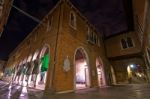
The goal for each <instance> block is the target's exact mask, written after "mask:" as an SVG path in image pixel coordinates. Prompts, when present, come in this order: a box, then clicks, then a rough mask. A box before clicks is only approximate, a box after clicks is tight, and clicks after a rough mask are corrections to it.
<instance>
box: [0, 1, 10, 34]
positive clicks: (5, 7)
mask: <svg viewBox="0 0 150 99" xmlns="http://www.w3.org/2000/svg"><path fill="white" fill-rule="evenodd" d="M12 2H13V0H1V1H0V36H1V35H2V32H3V29H4V28H5V25H6V23H7V19H8V16H9V12H10V9H11V4H12Z"/></svg>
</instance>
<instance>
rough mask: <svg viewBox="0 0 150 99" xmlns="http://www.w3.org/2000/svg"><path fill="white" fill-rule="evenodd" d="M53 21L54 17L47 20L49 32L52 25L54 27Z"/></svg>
mask: <svg viewBox="0 0 150 99" xmlns="http://www.w3.org/2000/svg"><path fill="white" fill-rule="evenodd" d="M52 22H53V17H51V18H49V20H48V22H47V29H46V31H47V32H49V31H50V29H51V27H52Z"/></svg>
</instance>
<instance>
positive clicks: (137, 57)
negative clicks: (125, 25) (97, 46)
mask: <svg viewBox="0 0 150 99" xmlns="http://www.w3.org/2000/svg"><path fill="white" fill-rule="evenodd" d="M146 6H147V1H146V0H142V1H141V0H132V7H133V9H132V10H133V21H134V30H133V31H130V32H127V33H121V34H118V35H116V36H113V37H111V38H108V39H107V40H106V41H105V46H106V53H107V56H108V58H109V60H110V62H111V64H112V66H113V68H114V71H115V76H116V81H117V83H128V82H131V79H132V82H133V83H143V82H147V81H149V77H148V76H149V73H148V72H147V69H148V68H147V67H148V66H147V59H146V58H145V54H144V49H143V47H144V46H145V43H146V42H145V37H148V36H144V34H145V29H146V27H145V26H146V25H145V19H146V18H147V17H148V16H147V15H146V8H147V7H146ZM147 11H148V10H147ZM113 49H115V50H113Z"/></svg>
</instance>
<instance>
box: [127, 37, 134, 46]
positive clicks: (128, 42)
mask: <svg viewBox="0 0 150 99" xmlns="http://www.w3.org/2000/svg"><path fill="white" fill-rule="evenodd" d="M127 44H128V47H133V42H132V39H131V38H130V37H128V38H127Z"/></svg>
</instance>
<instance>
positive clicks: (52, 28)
mask: <svg viewBox="0 0 150 99" xmlns="http://www.w3.org/2000/svg"><path fill="white" fill-rule="evenodd" d="M6 69H8V70H11V71H12V74H11V76H12V80H13V82H14V83H18V84H20V85H24V86H29V87H34V88H37V89H45V90H53V91H55V92H70V91H74V90H78V89H84V88H93V87H98V86H106V85H109V84H111V83H113V82H114V83H115V77H114V76H111V72H112V71H113V69H111V67H110V64H109V62H108V60H107V58H106V55H105V50H104V43H103V40H102V35H101V33H98V32H97V31H96V29H95V28H94V26H92V25H91V24H90V23H89V22H88V20H87V19H86V18H85V17H84V16H82V14H81V13H80V12H79V11H78V10H77V9H76V8H75V7H74V6H73V5H72V4H71V2H69V1H68V0H60V1H59V2H58V3H57V5H56V6H55V7H54V8H53V9H52V10H51V11H50V12H49V13H48V15H47V16H45V18H44V19H43V20H42V21H41V23H40V24H39V25H38V26H37V27H36V28H35V29H34V30H33V31H32V32H31V33H30V34H29V35H28V36H27V37H26V38H25V39H24V40H23V41H22V42H21V43H20V44H19V46H18V47H17V48H16V49H15V50H14V51H13V52H12V53H11V54H10V56H9V60H8V62H7V67H6Z"/></svg>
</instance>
